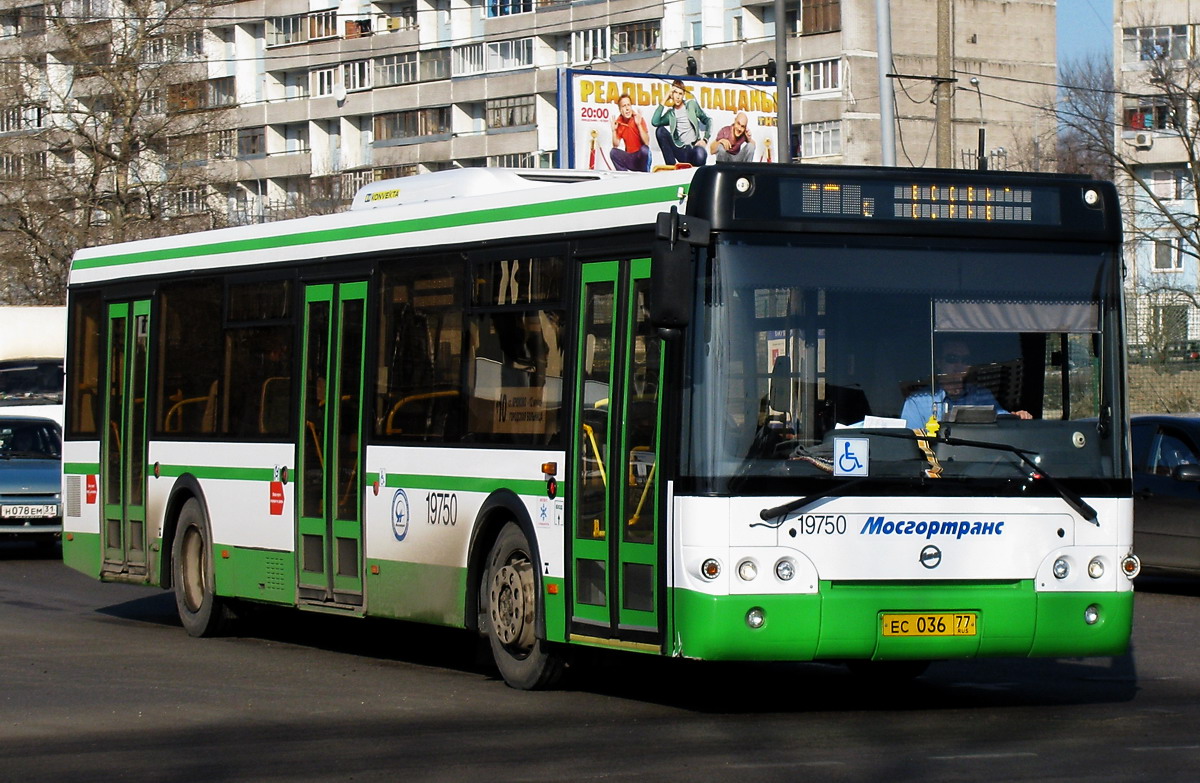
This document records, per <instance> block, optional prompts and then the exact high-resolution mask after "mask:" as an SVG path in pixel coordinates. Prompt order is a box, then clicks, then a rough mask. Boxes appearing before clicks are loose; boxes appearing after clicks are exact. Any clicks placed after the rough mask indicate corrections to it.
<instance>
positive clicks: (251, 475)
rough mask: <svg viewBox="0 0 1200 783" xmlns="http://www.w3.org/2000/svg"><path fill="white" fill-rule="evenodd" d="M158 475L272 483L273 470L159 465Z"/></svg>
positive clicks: (221, 466) (273, 477)
mask: <svg viewBox="0 0 1200 783" xmlns="http://www.w3.org/2000/svg"><path fill="white" fill-rule="evenodd" d="M158 472H159V475H160V476H162V477H164V478H178V477H179V476H182V475H185V474H187V475H191V476H195V477H196V478H198V479H222V480H225V481H274V480H275V469H274V468H244V467H226V466H223V465H163V464H162V463H159V466H158Z"/></svg>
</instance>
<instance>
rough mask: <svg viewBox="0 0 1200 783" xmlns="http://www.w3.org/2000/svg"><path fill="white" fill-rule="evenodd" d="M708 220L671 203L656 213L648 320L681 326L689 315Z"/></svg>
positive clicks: (669, 326) (661, 325) (670, 326)
mask: <svg viewBox="0 0 1200 783" xmlns="http://www.w3.org/2000/svg"><path fill="white" fill-rule="evenodd" d="M711 230H712V229H711V224H710V223H709V222H708V221H707V220H703V219H701V218H698V217H693V216H691V215H681V214H679V210H678V209H676V208H675V207H671V211H670V212H662V213H659V216H658V222H657V224H656V225H655V231H654V235H655V238H654V246H653V247H652V248H651V251H650V258H651V265H650V323H651V324H653V325H654V327H655V328H658V329H682V328H684V327H685V326H687V325H688V321H689V319H690V318H691V315H692V296H693V292H694V289H695V282H696V271H695V270H696V252H695V248H697V247H707V246H708V235H709V232H710V231H711Z"/></svg>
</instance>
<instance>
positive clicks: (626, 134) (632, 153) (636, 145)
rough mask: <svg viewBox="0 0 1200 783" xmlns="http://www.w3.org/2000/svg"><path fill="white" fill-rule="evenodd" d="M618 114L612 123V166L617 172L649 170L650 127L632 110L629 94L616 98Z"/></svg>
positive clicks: (638, 112) (637, 112)
mask: <svg viewBox="0 0 1200 783" xmlns="http://www.w3.org/2000/svg"><path fill="white" fill-rule="evenodd" d="M617 110H618V114H617V116H616V117H613V121H612V153H611V157H612V164H613V168H614V169H616V170H617V171H649V170H650V147H648V146H647V145H648V144H649V143H650V127H649V126H648V125H646V118H645V117H643V116H642V113H641V112H640V111H638V110H637V109H635V108H633V99H632V98H630V97H629V93H622V94H621V97H620V98H617Z"/></svg>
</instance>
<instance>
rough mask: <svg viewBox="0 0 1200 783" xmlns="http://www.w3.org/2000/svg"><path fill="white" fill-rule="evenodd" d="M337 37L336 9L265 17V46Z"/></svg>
mask: <svg viewBox="0 0 1200 783" xmlns="http://www.w3.org/2000/svg"><path fill="white" fill-rule="evenodd" d="M335 37H337V11H336V10H330V11H318V12H317V13H313V14H298V15H296V16H272V17H269V18H268V19H267V24H266V38H267V46H287V45H288V44H297V43H304V42H305V41H315V40H317V39H319V38H335Z"/></svg>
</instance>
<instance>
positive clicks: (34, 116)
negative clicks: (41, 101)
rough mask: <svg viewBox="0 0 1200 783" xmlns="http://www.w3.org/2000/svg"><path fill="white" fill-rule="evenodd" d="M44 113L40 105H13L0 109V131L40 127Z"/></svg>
mask: <svg viewBox="0 0 1200 783" xmlns="http://www.w3.org/2000/svg"><path fill="white" fill-rule="evenodd" d="M44 115H45V112H44V111H43V110H42V108H41V107H40V106H13V107H11V108H7V109H0V133H11V132H12V131H19V130H33V129H35V128H40V127H42V121H43V117H44Z"/></svg>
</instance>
